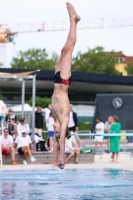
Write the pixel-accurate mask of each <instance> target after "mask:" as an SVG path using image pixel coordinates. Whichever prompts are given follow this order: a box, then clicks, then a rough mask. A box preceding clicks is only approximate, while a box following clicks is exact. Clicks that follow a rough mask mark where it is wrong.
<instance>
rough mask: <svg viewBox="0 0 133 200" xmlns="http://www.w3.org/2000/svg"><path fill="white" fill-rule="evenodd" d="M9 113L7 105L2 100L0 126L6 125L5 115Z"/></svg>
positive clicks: (0, 104)
mask: <svg viewBox="0 0 133 200" xmlns="http://www.w3.org/2000/svg"><path fill="white" fill-rule="evenodd" d="M6 113H7V109H6V104H5V103H4V102H3V101H2V100H0V126H1V127H2V125H4V119H5V115H6Z"/></svg>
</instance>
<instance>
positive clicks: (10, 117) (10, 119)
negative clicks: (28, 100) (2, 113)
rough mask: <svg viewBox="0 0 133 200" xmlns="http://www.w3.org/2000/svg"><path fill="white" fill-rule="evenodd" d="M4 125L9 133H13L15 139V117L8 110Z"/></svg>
mask: <svg viewBox="0 0 133 200" xmlns="http://www.w3.org/2000/svg"><path fill="white" fill-rule="evenodd" d="M5 121H6V124H7V125H8V130H9V133H10V134H11V132H12V131H14V134H15V137H17V123H18V120H17V116H16V115H14V113H13V110H12V109H11V108H10V109H9V111H8V114H7V115H6V118H5Z"/></svg>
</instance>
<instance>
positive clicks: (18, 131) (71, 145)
mask: <svg viewBox="0 0 133 200" xmlns="http://www.w3.org/2000/svg"><path fill="white" fill-rule="evenodd" d="M0 103H1V102H0ZM1 105H2V106H1V107H3V112H2V108H1V113H4V115H3V114H2V115H1V116H0V119H1V120H3V119H5V123H6V125H7V128H5V129H4V132H3V135H1V136H0V140H1V148H2V154H5V155H8V154H11V158H12V164H13V165H15V163H16V162H15V149H16V148H17V149H18V153H19V154H23V164H27V161H26V159H27V156H28V155H29V156H30V157H31V161H32V162H34V161H35V158H34V157H33V156H32V141H31V137H30V136H31V134H32V133H31V130H30V127H29V124H28V123H27V121H26V119H25V118H24V117H22V118H21V119H20V120H18V118H17V115H15V114H14V112H13V109H11V108H10V109H9V110H8V113H7V112H6V105H5V104H4V102H2V103H1ZM51 110H52V105H51V104H48V106H47V108H46V109H45V121H46V127H47V131H48V143H49V149H48V151H49V152H53V139H54V117H53V115H52V112H51ZM6 113H7V114H6ZM2 117H3V118H2ZM43 123H44V119H43V115H42V108H41V107H40V106H37V110H36V112H35V133H36V134H37V135H38V136H40V137H42V130H43ZM120 131H121V124H120V123H119V119H118V117H117V116H109V117H108V119H107V121H106V122H105V123H103V121H102V118H101V117H98V118H97V119H96V126H95V133H96V134H98V135H96V136H95V137H94V144H95V152H97V148H98V144H99V145H100V151H101V154H102V153H103V139H104V140H106V145H107V150H106V152H107V153H110V152H111V153H112V155H111V158H112V162H114V161H116V162H118V155H119V143H120V141H119V137H116V136H111V137H110V136H100V135H99V134H104V133H106V134H107V133H120ZM12 132H13V133H14V138H13V137H12V134H11V133H12ZM76 133H78V117H77V113H76V112H74V111H73V105H72V104H70V110H69V121H68V134H67V135H66V139H65V153H67V154H68V156H67V158H66V159H65V163H67V162H68V161H69V159H70V158H71V157H72V156H74V155H75V163H78V159H79V155H80V148H81V142H80V138H79V136H77V135H75V134H76Z"/></svg>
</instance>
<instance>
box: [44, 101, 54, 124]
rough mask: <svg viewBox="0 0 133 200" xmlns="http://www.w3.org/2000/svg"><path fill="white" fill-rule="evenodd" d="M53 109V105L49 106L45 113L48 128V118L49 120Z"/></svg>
mask: <svg viewBox="0 0 133 200" xmlns="http://www.w3.org/2000/svg"><path fill="white" fill-rule="evenodd" d="M51 109H52V105H51V104H48V105H47V108H45V109H44V111H45V121H46V126H47V123H48V118H49V114H50V112H51Z"/></svg>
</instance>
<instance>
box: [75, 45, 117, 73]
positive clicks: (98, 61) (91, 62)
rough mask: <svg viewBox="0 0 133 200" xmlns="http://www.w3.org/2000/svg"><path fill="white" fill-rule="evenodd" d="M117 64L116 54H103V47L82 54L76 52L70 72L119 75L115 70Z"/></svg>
mask: <svg viewBox="0 0 133 200" xmlns="http://www.w3.org/2000/svg"><path fill="white" fill-rule="evenodd" d="M116 63H118V58H117V55H116V53H114V52H113V51H112V52H108V53H107V52H105V51H104V48H103V47H100V46H98V47H96V48H94V49H88V51H87V52H86V53H84V54H82V53H81V52H78V53H77V55H76V57H74V58H73V62H72V70H73V71H78V72H91V73H103V74H119V72H118V71H117V70H116V69H115V64H116Z"/></svg>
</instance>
